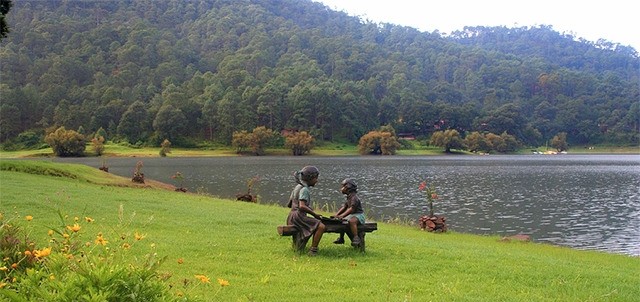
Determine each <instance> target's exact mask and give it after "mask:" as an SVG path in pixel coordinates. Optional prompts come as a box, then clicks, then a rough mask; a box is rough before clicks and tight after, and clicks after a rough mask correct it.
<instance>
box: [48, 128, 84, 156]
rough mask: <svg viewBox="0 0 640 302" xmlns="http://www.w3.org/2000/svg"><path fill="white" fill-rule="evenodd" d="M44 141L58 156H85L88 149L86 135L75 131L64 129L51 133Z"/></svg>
mask: <svg viewBox="0 0 640 302" xmlns="http://www.w3.org/2000/svg"><path fill="white" fill-rule="evenodd" d="M44 140H45V142H47V144H49V146H51V149H53V153H54V154H55V155H56V156H62V157H68V156H83V155H84V150H85V148H86V141H85V137H84V135H82V134H80V133H78V132H76V131H73V130H66V129H65V128H64V127H60V128H58V129H56V131H54V132H52V133H49V134H48V135H47V136H46V137H45V139H44Z"/></svg>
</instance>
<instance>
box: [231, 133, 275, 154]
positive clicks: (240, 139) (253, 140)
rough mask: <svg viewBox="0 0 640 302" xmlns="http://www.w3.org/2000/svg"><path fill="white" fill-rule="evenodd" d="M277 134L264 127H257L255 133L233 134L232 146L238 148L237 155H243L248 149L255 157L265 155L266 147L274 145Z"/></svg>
mask: <svg viewBox="0 0 640 302" xmlns="http://www.w3.org/2000/svg"><path fill="white" fill-rule="evenodd" d="M276 136H277V134H276V133H275V132H274V131H273V130H271V129H267V128H266V127H264V126H260V127H256V128H255V129H253V132H251V133H248V132H247V131H245V130H242V131H235V132H233V138H232V140H231V146H233V147H234V148H236V153H242V152H244V151H245V150H246V149H247V148H250V149H251V152H252V153H253V154H255V155H264V154H265V147H267V146H269V145H272V142H273V140H274V138H275V137H276Z"/></svg>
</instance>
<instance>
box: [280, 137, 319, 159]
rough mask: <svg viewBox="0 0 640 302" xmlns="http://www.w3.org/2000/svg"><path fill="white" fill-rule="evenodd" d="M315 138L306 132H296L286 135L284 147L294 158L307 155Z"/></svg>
mask: <svg viewBox="0 0 640 302" xmlns="http://www.w3.org/2000/svg"><path fill="white" fill-rule="evenodd" d="M314 141H315V138H314V137H313V136H311V135H310V134H309V133H307V132H306V131H297V132H293V133H290V134H288V135H286V137H285V143H284V147H285V148H287V149H289V150H291V152H292V154H293V155H295V156H298V155H304V154H307V153H309V152H310V151H311V149H313V144H314Z"/></svg>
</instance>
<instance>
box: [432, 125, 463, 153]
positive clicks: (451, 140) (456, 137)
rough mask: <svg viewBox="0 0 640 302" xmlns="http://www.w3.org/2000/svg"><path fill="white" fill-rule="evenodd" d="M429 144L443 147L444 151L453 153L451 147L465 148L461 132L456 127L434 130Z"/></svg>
mask: <svg viewBox="0 0 640 302" xmlns="http://www.w3.org/2000/svg"><path fill="white" fill-rule="evenodd" d="M429 144H431V145H433V146H437V147H443V148H444V151H445V152H447V153H451V149H463V148H464V144H463V141H462V138H461V137H460V133H459V132H458V130H455V129H449V130H444V131H438V132H434V133H433V134H432V135H431V139H430V140H429Z"/></svg>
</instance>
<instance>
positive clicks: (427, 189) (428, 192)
mask: <svg viewBox="0 0 640 302" xmlns="http://www.w3.org/2000/svg"><path fill="white" fill-rule="evenodd" d="M418 191H422V192H424V196H425V198H426V200H427V205H428V206H429V216H433V201H434V200H436V199H438V193H437V192H436V188H435V187H434V186H433V185H427V182H426V181H423V182H421V183H420V185H419V186H418Z"/></svg>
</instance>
